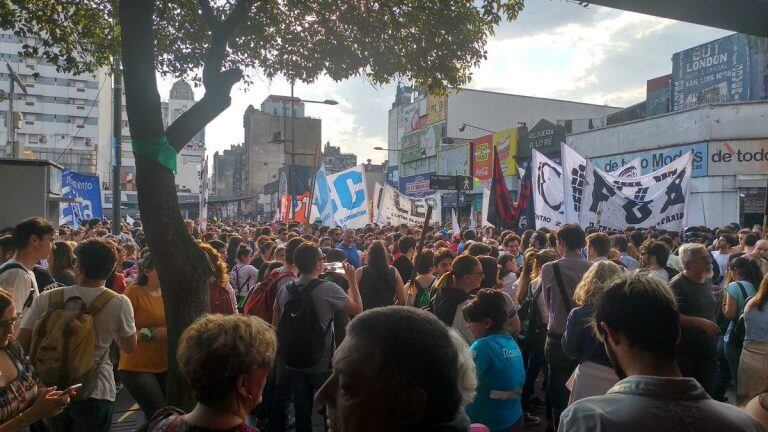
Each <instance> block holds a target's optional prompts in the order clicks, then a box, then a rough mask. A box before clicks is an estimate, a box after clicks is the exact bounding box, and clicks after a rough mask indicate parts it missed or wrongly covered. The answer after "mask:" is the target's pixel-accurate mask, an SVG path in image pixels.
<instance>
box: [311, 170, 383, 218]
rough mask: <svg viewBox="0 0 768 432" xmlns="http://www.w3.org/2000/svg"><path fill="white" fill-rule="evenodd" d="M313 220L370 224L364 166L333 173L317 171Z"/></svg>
mask: <svg viewBox="0 0 768 432" xmlns="http://www.w3.org/2000/svg"><path fill="white" fill-rule="evenodd" d="M313 201H314V206H313V209H312V216H311V218H310V220H311V221H315V220H316V219H317V218H318V217H319V218H321V219H322V221H323V224H324V225H331V226H338V227H342V228H345V229H346V228H362V227H364V226H365V225H366V224H368V223H370V221H371V218H370V212H369V209H368V193H367V192H366V189H365V173H364V170H363V165H358V166H356V167H352V168H350V169H348V170H344V171H341V172H338V173H336V174H333V175H328V176H326V175H325V170H324V169H323V170H321V171H319V172H318V175H317V179H316V183H315V196H314V200H313Z"/></svg>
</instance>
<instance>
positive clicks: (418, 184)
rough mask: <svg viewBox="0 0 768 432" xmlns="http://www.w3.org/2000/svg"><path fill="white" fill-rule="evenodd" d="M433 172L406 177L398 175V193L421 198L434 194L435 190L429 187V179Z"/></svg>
mask: <svg viewBox="0 0 768 432" xmlns="http://www.w3.org/2000/svg"><path fill="white" fill-rule="evenodd" d="M432 174H434V173H433V172H430V173H424V174H416V175H413V176H408V177H400V184H399V189H400V193H402V194H403V195H405V196H408V197H412V198H422V197H425V196H429V195H434V194H435V190H434V189H430V188H429V179H430V178H431V177H432Z"/></svg>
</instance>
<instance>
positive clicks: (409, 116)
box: [397, 102, 421, 137]
mask: <svg viewBox="0 0 768 432" xmlns="http://www.w3.org/2000/svg"><path fill="white" fill-rule="evenodd" d="M420 116H421V115H420V114H419V103H418V102H415V103H412V104H410V105H406V106H405V107H403V109H402V111H400V117H399V118H398V120H397V128H398V134H397V136H398V137H403V136H405V134H408V133H411V132H413V131H416V130H419V126H420V125H419V117H420Z"/></svg>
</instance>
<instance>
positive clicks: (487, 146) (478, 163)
mask: <svg viewBox="0 0 768 432" xmlns="http://www.w3.org/2000/svg"><path fill="white" fill-rule="evenodd" d="M472 177H474V178H476V179H478V180H481V181H485V180H490V179H491V178H492V177H493V134H489V135H485V136H481V137H479V138H475V141H474V143H473V144H472Z"/></svg>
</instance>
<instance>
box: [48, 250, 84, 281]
mask: <svg viewBox="0 0 768 432" xmlns="http://www.w3.org/2000/svg"><path fill="white" fill-rule="evenodd" d="M51 258H52V259H51V260H50V262H49V264H48V271H49V272H50V273H51V276H52V277H53V278H54V279H55V280H56V282H58V283H60V284H62V285H64V286H71V285H75V284H76V283H77V281H76V280H75V262H76V258H75V248H74V247H72V244H71V243H70V242H68V241H57V242H55V243H54V244H53V251H52V252H51Z"/></svg>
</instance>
